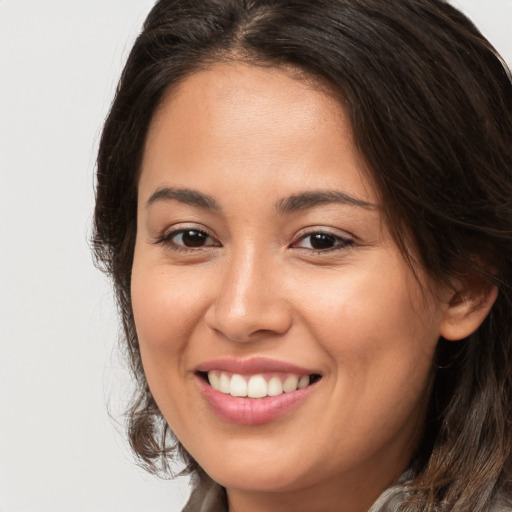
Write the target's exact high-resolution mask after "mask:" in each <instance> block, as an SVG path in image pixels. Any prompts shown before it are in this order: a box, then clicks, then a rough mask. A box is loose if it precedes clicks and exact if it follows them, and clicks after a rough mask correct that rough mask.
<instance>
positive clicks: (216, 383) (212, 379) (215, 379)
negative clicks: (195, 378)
mask: <svg viewBox="0 0 512 512" xmlns="http://www.w3.org/2000/svg"><path fill="white" fill-rule="evenodd" d="M208 382H209V383H210V386H211V387H212V388H213V389H215V391H220V378H219V374H218V373H216V372H209V373H208Z"/></svg>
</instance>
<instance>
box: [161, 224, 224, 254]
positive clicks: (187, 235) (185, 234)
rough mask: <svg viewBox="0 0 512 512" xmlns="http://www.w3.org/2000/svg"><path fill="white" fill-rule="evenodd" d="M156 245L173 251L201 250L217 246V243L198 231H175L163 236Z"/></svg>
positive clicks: (203, 232)
mask: <svg viewBox="0 0 512 512" xmlns="http://www.w3.org/2000/svg"><path fill="white" fill-rule="evenodd" d="M158 243H161V244H163V245H165V246H170V247H171V248H172V249H175V250H186V249H201V248H202V247H213V246H215V247H216V246H218V245H219V244H218V242H217V241H216V240H215V239H214V238H213V237H211V236H210V235H209V234H208V233H206V232H205V231H202V230H200V229H192V228H188V229H187V228H185V229H177V230H175V231H171V232H170V233H167V234H166V235H164V236H163V237H162V238H161V239H160V240H158Z"/></svg>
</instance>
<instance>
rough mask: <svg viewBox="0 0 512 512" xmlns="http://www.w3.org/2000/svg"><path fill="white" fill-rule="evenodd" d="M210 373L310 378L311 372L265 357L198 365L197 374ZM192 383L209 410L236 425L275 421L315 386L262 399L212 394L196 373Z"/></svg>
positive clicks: (305, 397)
mask: <svg viewBox="0 0 512 512" xmlns="http://www.w3.org/2000/svg"><path fill="white" fill-rule="evenodd" d="M211 370H217V371H225V372H230V373H238V374H241V375H248V374H257V373H293V374H296V375H310V374H313V373H315V372H313V371H309V370H307V369H305V368H300V367H299V366H296V365H293V364H289V363H284V362H281V361H275V360H271V359H265V358H254V359H249V360H236V359H216V360H215V361H210V362H207V363H204V364H201V365H200V366H199V367H198V368H197V371H198V372H208V371H211ZM196 381H197V383H198V386H199V388H200V391H201V393H202V395H203V396H204V397H205V399H206V402H207V403H208V404H209V405H210V407H211V408H212V410H213V411H214V412H215V413H216V414H217V415H218V416H219V417H221V418H222V419H223V420H225V421H227V422H230V423H238V424H240V425H261V424H263V423H268V422H271V421H273V420H276V419H278V418H280V417H282V416H284V415H285V414H287V413H288V412H290V411H292V410H293V409H294V408H296V407H298V406H299V405H300V404H302V403H303V402H304V401H305V400H306V399H307V397H308V396H309V395H310V393H311V392H312V391H314V389H316V386H317V384H318V383H313V384H311V385H309V386H308V387H305V388H302V389H298V390H296V391H293V392H291V393H282V394H281V395H278V396H266V397H264V398H245V397H244V398H241V397H234V396H231V395H227V394H225V393H221V392H220V391H215V390H214V389H213V388H212V387H211V386H210V385H209V384H208V383H207V382H206V381H205V380H204V378H203V377H202V376H200V375H199V374H196Z"/></svg>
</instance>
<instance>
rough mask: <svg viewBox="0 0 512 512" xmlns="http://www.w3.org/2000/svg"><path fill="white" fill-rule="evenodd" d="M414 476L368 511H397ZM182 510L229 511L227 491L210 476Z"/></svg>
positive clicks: (504, 503)
mask: <svg viewBox="0 0 512 512" xmlns="http://www.w3.org/2000/svg"><path fill="white" fill-rule="evenodd" d="M413 476H414V473H413V472H412V471H411V470H408V471H405V472H404V473H403V474H402V476H401V477H400V479H399V480H398V482H397V483H396V485H393V486H392V487H389V488H388V489H386V490H385V491H384V492H383V493H382V494H381V495H380V496H379V498H378V499H377V501H376V502H375V503H374V504H373V505H372V507H371V508H370V510H369V511H368V512H396V511H397V510H400V504H401V502H402V500H403V498H404V496H406V495H407V487H406V485H404V484H405V482H407V481H408V480H410V479H411V478H412V477H413ZM182 512H228V504H227V498H226V491H225V490H224V488H223V487H221V486H220V485H218V484H216V483H215V482H213V481H212V480H210V479H209V478H204V479H203V480H202V481H201V482H199V483H198V484H197V485H196V486H195V488H194V490H193V491H192V494H191V496H190V499H189V501H188V503H187V504H186V505H185V508H184V509H183V510H182ZM489 512H512V497H506V496H505V495H501V496H498V498H497V499H496V502H495V504H494V506H493V507H492V508H491V509H489Z"/></svg>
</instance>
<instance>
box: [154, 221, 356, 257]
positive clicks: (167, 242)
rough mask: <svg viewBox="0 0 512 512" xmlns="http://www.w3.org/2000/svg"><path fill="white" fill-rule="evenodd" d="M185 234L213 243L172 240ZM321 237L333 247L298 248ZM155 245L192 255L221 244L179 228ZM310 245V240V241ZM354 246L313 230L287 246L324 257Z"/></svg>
mask: <svg viewBox="0 0 512 512" xmlns="http://www.w3.org/2000/svg"><path fill="white" fill-rule="evenodd" d="M187 232H189V233H194V234H195V235H196V236H197V235H199V236H200V237H203V239H204V240H208V239H209V240H211V241H213V243H209V244H207V245H200V246H197V247H187V246H186V245H184V244H178V243H176V242H175V241H174V240H173V239H174V238H176V237H178V236H180V235H181V236H183V235H184V234H186V233H187ZM318 235H320V236H322V237H325V238H327V239H329V240H330V241H332V243H333V246H332V247H327V248H324V249H315V248H314V247H300V246H299V244H300V243H301V242H303V241H305V240H307V239H308V238H309V239H311V238H312V237H314V236H318ZM154 243H155V244H157V245H161V246H163V247H165V248H169V249H171V250H172V251H175V252H178V253H194V252H197V251H200V250H204V249H208V248H210V247H221V244H220V243H219V242H218V241H217V240H216V239H215V238H214V237H213V236H212V235H211V234H210V233H208V231H206V230H203V229H198V228H193V227H190V228H181V229H176V230H173V231H171V232H169V233H165V234H164V235H162V236H161V237H159V238H158V239H156V240H155V242H154ZM310 245H312V244H311V240H310ZM353 246H354V240H352V239H350V238H344V237H342V236H339V235H335V234H333V233H330V232H329V231H325V230H314V231H310V232H307V233H304V234H302V235H300V236H299V237H298V238H297V239H296V241H294V242H292V243H291V244H290V246H289V248H291V249H299V250H301V251H305V252H308V253H310V254H317V255H324V254H330V253H335V252H341V251H347V250H349V249H350V248H352V247H353Z"/></svg>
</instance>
